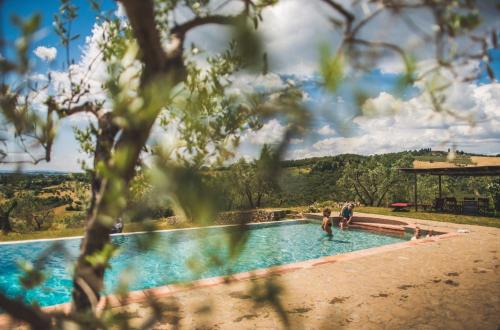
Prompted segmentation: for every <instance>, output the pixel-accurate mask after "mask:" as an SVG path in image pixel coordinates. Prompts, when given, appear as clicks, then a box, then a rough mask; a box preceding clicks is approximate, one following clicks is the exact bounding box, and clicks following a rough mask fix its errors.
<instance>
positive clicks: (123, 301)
mask: <svg viewBox="0 0 500 330" xmlns="http://www.w3.org/2000/svg"><path fill="white" fill-rule="evenodd" d="M306 216H308V217H310V216H311V215H310V214H308V215H306ZM374 218H376V216H374ZM406 219H409V220H410V218H406ZM304 220H309V219H307V218H304V219H294V220H285V221H286V222H290V221H304ZM411 220H417V219H411ZM276 222H278V221H273V222H269V223H276ZM283 222H284V221H283ZM414 225H415V223H408V224H407V225H406V226H403V227H407V228H412V227H414ZM227 226H231V225H222V226H217V227H227ZM353 227H355V226H353ZM359 227H363V229H372V230H376V231H377V230H382V231H387V230H390V231H395V230H397V231H398V232H401V230H403V231H404V228H403V229H401V228H399V227H401V226H397V227H398V229H395V228H394V227H395V226H394V225H387V224H376V223H375V224H374V223H359ZM460 235H461V234H460V233H458V232H452V231H450V228H448V230H446V232H445V233H443V234H440V235H436V236H432V237H429V238H421V239H418V240H410V241H405V242H400V243H395V244H389V245H383V246H378V247H373V248H368V249H363V250H359V251H353V252H347V253H342V254H338V255H333V256H326V257H321V258H317V259H310V260H305V261H300V262H296V263H291V264H285V265H280V266H274V267H269V268H264V269H256V270H253V271H249V272H242V273H236V274H232V275H226V276H217V277H211V278H205V279H200V280H196V281H193V282H189V283H187V284H169V285H164V286H159V287H154V288H149V289H144V290H136V291H130V292H129V293H128V294H127V296H126V297H120V296H117V295H114V294H112V295H108V296H104V297H102V298H101V300H100V301H99V303H98V305H97V311H98V312H101V311H102V310H103V309H104V308H105V307H106V306H107V307H111V308H117V307H121V306H123V305H127V304H130V303H138V302H144V301H147V300H148V299H150V298H164V297H169V296H173V295H175V294H177V293H179V292H183V291H187V290H194V289H199V288H206V287H211V286H215V285H221V284H226V283H230V282H235V281H245V280H251V279H257V278H262V277H267V276H272V275H276V274H283V273H287V272H291V271H296V270H300V269H304V268H311V267H315V266H318V265H323V264H327V263H335V262H339V261H348V260H354V259H358V258H362V257H366V256H370V255H374V254H378V253H382V252H388V251H396V250H401V249H405V248H408V247H412V246H417V245H424V244H432V243H435V242H437V241H439V240H442V239H448V238H452V237H456V236H460ZM70 308H71V303H69V302H68V303H63V304H58V305H52V306H47V307H42V308H41V310H43V311H45V312H48V313H51V312H64V313H69V312H70ZM8 322H10V318H9V316H7V315H0V327H1V326H3V325H6V324H8Z"/></svg>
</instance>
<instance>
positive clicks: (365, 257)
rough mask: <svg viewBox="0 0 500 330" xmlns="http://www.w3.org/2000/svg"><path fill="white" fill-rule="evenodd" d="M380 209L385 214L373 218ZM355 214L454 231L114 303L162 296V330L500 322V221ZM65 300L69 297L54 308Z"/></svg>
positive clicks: (137, 309)
mask: <svg viewBox="0 0 500 330" xmlns="http://www.w3.org/2000/svg"><path fill="white" fill-rule="evenodd" d="M311 216H314V215H307V217H311ZM373 218H377V219H382V220H383V221H381V222H377V223H373V222H372V219H373ZM356 219H358V220H359V221H357V225H358V226H364V227H371V228H376V229H378V230H382V231H386V230H392V231H401V230H403V231H404V230H405V228H406V230H408V229H411V228H414V227H415V226H419V227H420V228H421V229H423V230H428V229H433V230H434V231H437V232H444V233H446V234H443V235H439V236H434V237H432V238H428V239H425V238H424V239H419V240H416V241H409V242H402V243H397V244H392V245H386V246H382V247H377V248H372V249H367V250H362V251H356V252H351V253H346V254H342V255H336V256H330V257H324V258H320V259H316V260H308V261H305V262H300V263H295V264H290V265H284V266H280V267H275V268H272V269H270V270H261V271H256V272H253V273H241V274H237V275H235V276H234V278H233V279H232V281H230V282H229V283H227V281H226V279H224V278H212V279H205V280H200V281H197V282H195V283H194V284H193V285H191V286H189V287H185V286H178V285H168V286H164V287H160V288H154V289H149V290H144V291H135V292H132V293H131V294H130V296H129V297H128V299H127V301H123V300H121V299H118V298H116V297H113V296H112V297H108V302H109V304H110V305H111V306H113V307H114V308H113V309H114V310H122V309H124V308H125V309H127V310H128V311H129V312H132V313H134V314H135V315H136V318H135V321H136V322H137V323H140V322H141V321H142V320H143V319H144V318H145V317H147V316H148V315H149V314H150V310H149V309H148V307H147V304H146V303H145V301H146V299H147V297H148V296H154V297H156V298H158V299H159V300H160V301H162V302H164V303H166V304H167V305H168V306H169V307H170V310H171V311H170V312H166V314H165V317H164V319H163V321H162V323H161V324H158V325H157V326H156V327H155V329H170V328H175V327H176V326H177V325H178V326H180V327H181V328H186V329H194V328H200V329H201V328H203V329H210V328H211V329H234V328H236V327H237V328H239V329H255V328H258V329H281V328H292V329H330V328H337V327H342V328H348V329H359V328H362V329H380V328H385V329H401V328H412V329H467V328H470V329H473V328H474V329H498V327H499V326H500V275H499V271H500V260H499V258H500V229H497V228H490V227H480V226H468V225H458V224H452V223H443V222H435V221H426V220H417V219H409V218H401V217H391V216H379V215H370V214H362V213H359V212H357V213H356ZM398 222H399V223H398ZM401 222H402V223H401ZM335 230H336V229H335ZM459 230H460V231H462V232H463V233H459V232H458V231H459ZM267 281H273V283H275V284H277V285H280V286H281V287H282V288H283V290H284V291H283V293H282V295H281V301H282V304H283V309H284V310H285V313H286V315H287V317H288V320H289V324H288V326H286V327H285V326H284V325H283V323H282V322H281V319H280V317H279V315H278V314H277V313H276V312H275V310H274V309H273V308H272V306H270V305H269V304H264V305H261V306H256V305H255V302H254V301H253V299H252V298H251V296H250V294H249V290H250V288H251V287H253V286H258V285H261V284H264V283H266V282H267ZM124 303H126V306H125V307H123V306H122V305H123V304H124ZM61 308H63V309H64V308H67V305H66V306H56V307H51V308H48V309H47V310H54V309H61ZM5 322H7V320H6V319H5V318H3V319H2V318H0V328H2V324H3V325H4V326H8V325H7V324H6V323H5Z"/></svg>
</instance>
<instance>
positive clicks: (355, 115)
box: [0, 0, 500, 171]
mask: <svg viewBox="0 0 500 330" xmlns="http://www.w3.org/2000/svg"><path fill="white" fill-rule="evenodd" d="M73 3H74V4H75V5H76V6H77V7H78V8H79V9H78V13H79V16H78V18H77V19H76V21H75V25H74V26H73V32H74V34H80V37H79V38H78V39H77V40H76V41H74V42H72V44H71V55H72V58H73V59H74V60H75V62H76V63H79V62H82V63H84V62H83V61H84V59H83V57H84V56H85V54H84V52H82V49H84V47H85V41H86V37H88V36H91V33H92V27H93V26H94V23H95V21H96V14H97V13H96V12H95V11H94V10H93V9H92V8H91V6H90V4H89V2H88V1H87V0H76V1H73ZM59 6H60V3H59V1H55V0H50V1H34V0H26V1H12V0H7V1H4V6H3V9H2V11H1V12H0V14H1V20H0V21H1V24H2V30H3V33H4V35H5V36H6V37H7V39H8V41H9V42H11V43H13V42H14V41H15V39H16V38H17V37H18V35H19V34H18V31H17V30H16V28H15V27H14V26H13V25H12V24H11V22H10V17H11V16H12V15H18V16H20V17H23V18H26V17H28V15H29V14H30V13H34V12H38V13H40V14H41V15H42V18H43V21H42V29H41V30H40V33H38V39H37V40H36V41H35V44H34V47H33V49H35V48H36V47H38V46H43V47H55V48H56V49H57V57H56V60H55V61H53V62H51V63H50V64H47V63H46V62H43V61H40V60H39V59H38V58H36V57H35V56H34V55H33V59H34V60H35V61H34V62H35V63H36V66H35V71H37V72H40V73H45V72H47V71H51V70H53V71H61V70H64V69H65V64H64V61H65V55H64V49H62V47H61V45H60V42H59V39H58V37H57V35H56V34H55V32H54V30H53V28H52V20H53V15H54V13H56V12H57V11H58V9H59ZM306 7H307V8H306ZM116 8H117V5H116V2H114V1H102V10H103V11H105V12H114V11H115V10H116ZM315 11H316V12H315ZM490 16H491V14H490V13H487V14H485V19H486V25H487V27H488V28H489V27H490V25H491V24H494V23H491V24H490V23H489V21H488V19H489V20H491V18H489V17H490ZM288 17H301V19H300V20H298V22H294V25H291V24H290V20H289V19H288ZM492 17H494V15H493V16H492ZM414 19H415V20H416V21H418V20H419V19H420V20H421V22H422V23H421V24H422V26H425V24H424V23H425V20H426V19H427V18H426V16H425V14H422V15H420V14H418V15H416V16H415V17H414ZM386 21H388V19H387V17H385V18H384V17H382V18H381V21H380V22H375V23H374V24H376V25H375V26H376V27H377V28H376V29H372V30H373V31H376V30H380V31H384V24H388V23H387V22H386ZM394 24H398V23H394ZM488 24H490V25H488ZM391 27H392V26H391ZM261 28H262V30H263V32H264V34H265V35H266V38H265V41H266V43H265V44H266V46H267V49H268V51H269V59H270V65H271V71H273V72H272V73H271V74H270V75H268V76H267V77H258V78H256V79H255V80H254V82H252V81H251V80H250V81H247V82H246V83H247V84H251V85H252V84H254V85H255V86H253V87H254V88H259V86H258V85H259V84H262V85H263V86H265V87H264V88H270V89H272V88H273V86H275V87H279V86H280V85H283V84H286V83H287V81H290V80H293V81H294V82H295V83H296V84H297V85H299V86H301V88H302V90H303V91H304V93H305V97H304V104H305V105H307V106H308V108H309V109H310V110H311V111H312V113H313V115H314V117H313V118H314V119H313V125H312V127H311V130H310V132H309V133H308V134H307V135H305V136H303V137H301V138H297V139H295V140H294V141H293V144H292V145H291V146H290V149H289V152H288V155H287V157H288V158H303V157H312V156H323V155H332V154H338V153H344V152H351V153H360V154H373V153H383V152H391V151H400V150H406V149H418V148H427V147H432V148H434V149H441V150H446V149H447V148H449V147H456V148H457V149H460V150H466V151H470V152H481V153H486V154H497V153H500V147H499V146H500V135H499V133H498V132H497V131H498V130H496V129H495V125H496V123H499V124H500V103H499V102H498V101H496V100H497V99H498V98H500V91H499V86H498V83H495V82H491V80H490V79H489V78H488V76H487V74H486V71H485V70H484V65H483V70H482V73H481V75H480V76H479V78H478V79H477V81H475V82H472V83H469V84H467V85H459V86H457V88H455V89H453V90H452V91H451V93H450V96H449V98H448V100H449V103H450V105H451V106H453V107H454V108H457V111H459V112H461V113H462V112H463V113H464V114H466V115H467V116H469V117H471V116H472V117H474V119H475V120H476V122H477V124H476V125H475V126H472V127H471V125H470V124H468V123H465V124H464V123H462V122H458V121H456V120H454V119H450V118H445V117H442V116H441V114H432V113H431V111H429V109H428V107H427V108H426V104H425V99H424V98H422V97H419V96H418V94H419V93H418V92H419V90H420V88H419V86H414V87H411V88H408V89H406V90H405V91H403V92H402V93H401V92H400V91H397V90H396V88H395V85H396V82H397V80H398V78H399V73H398V69H397V66H396V65H395V63H393V62H391V60H389V61H386V62H385V63H382V64H381V65H380V67H378V68H374V69H373V70H372V71H371V72H369V73H365V74H363V75H362V76H359V75H351V73H349V72H348V73H347V75H346V77H345V78H346V79H345V81H344V83H343V84H342V85H341V87H340V88H339V90H338V91H337V92H336V93H335V94H334V95H332V94H330V93H328V92H326V91H325V90H323V88H322V87H321V84H320V83H319V81H320V79H319V76H318V74H317V62H318V53H317V51H318V48H319V46H320V45H321V44H322V43H325V42H331V43H333V44H335V43H336V42H338V38H336V37H335V36H332V33H331V26H330V23H329V21H328V19H327V17H325V15H323V14H322V13H321V8H319V9H318V7H317V6H316V5H313V1H311V2H307V3H305V2H300V0H288V1H282V2H280V3H279V4H278V5H277V6H275V7H273V8H272V9H271V10H268V11H266V12H265V13H264V23H263V24H262V27H261ZM372 30H370V32H369V33H374V32H373V31H372ZM394 30H395V31H396V32H394V33H392V34H391V37H393V38H395V39H394V40H393V41H394V42H404V41H405V40H406V39H409V38H408V35H407V33H408V30H405V29H404V28H403V27H402V28H401V29H394ZM221 35H223V34H222V33H214V31H213V30H211V28H208V29H205V30H202V31H200V32H199V33H198V32H196V33H194V34H193V35H190V36H189V38H190V39H189V40H188V41H187V43H190V42H196V43H197V44H198V45H200V46H201V47H202V48H203V49H208V50H210V49H217V48H218V46H220V44H221V43H224V42H226V41H227V40H225V39H224V38H223V37H221ZM398 38H399V39H398ZM219 48H220V47H219ZM422 48H423V49H421V50H419V52H420V53H421V54H422V55H421V56H422V58H421V59H422V60H424V62H425V56H426V52H428V51H427V50H426V49H425V47H422ZM489 54H490V57H491V58H492V61H493V63H492V67H493V69H494V71H495V73H496V74H497V75H498V76H500V50H493V49H492V50H490V52H489ZM3 55H4V56H6V57H9V55H10V53H9V52H8V51H7V52H6V53H5V54H3ZM395 61H396V60H394V62H395ZM478 65H479V64H478ZM359 91H362V92H363V93H365V94H367V95H368V96H370V97H371V98H372V99H371V100H369V102H368V103H365V105H366V108H367V109H371V110H372V111H375V110H376V111H378V110H381V111H382V112H387V111H389V113H385V114H382V115H381V116H377V117H376V118H375V117H374V118H371V117H370V116H364V117H360V116H359V115H360V114H361V112H362V109H361V108H360V106H359V105H358V104H357V103H356V102H355V95H356V93H358V92H359ZM363 109H365V108H363ZM374 109H375V110H374ZM87 123H88V121H86V120H82V121H79V122H74V121H71V122H66V123H64V124H62V125H61V127H60V129H59V136H58V138H57V140H56V144H55V146H54V157H53V159H54V161H53V162H51V163H49V164H46V163H41V164H40V165H38V166H37V167H31V166H27V167H26V169H41V170H46V169H52V170H69V171H76V170H79V168H80V166H79V164H78V162H77V160H78V159H83V158H85V156H84V155H83V154H81V153H80V152H79V147H78V145H77V143H76V141H75V140H74V138H73V133H72V126H73V125H77V126H84V125H86V124H87ZM284 125H285V124H284V123H283V122H280V121H277V120H272V121H270V122H269V123H266V125H264V128H263V129H262V130H261V131H260V132H257V133H253V132H252V133H251V132H249V133H248V134H246V135H244V136H243V143H242V146H241V148H240V149H239V155H240V156H247V157H252V156H255V155H256V154H257V153H258V150H259V148H260V147H261V145H262V143H273V142H276V141H278V140H279V138H280V133H282V131H283V129H284Z"/></svg>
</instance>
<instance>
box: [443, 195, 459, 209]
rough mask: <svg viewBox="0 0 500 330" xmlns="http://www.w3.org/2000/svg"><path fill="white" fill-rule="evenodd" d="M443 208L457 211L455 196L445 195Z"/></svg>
mask: <svg viewBox="0 0 500 330" xmlns="http://www.w3.org/2000/svg"><path fill="white" fill-rule="evenodd" d="M444 209H445V210H446V211H448V212H458V211H459V207H458V204H457V199H456V198H455V197H446V198H445V199H444Z"/></svg>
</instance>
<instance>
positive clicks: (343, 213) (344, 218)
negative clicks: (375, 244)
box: [340, 203, 354, 230]
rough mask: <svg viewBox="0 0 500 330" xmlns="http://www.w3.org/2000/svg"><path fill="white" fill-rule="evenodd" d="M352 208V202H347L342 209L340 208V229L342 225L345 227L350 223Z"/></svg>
mask: <svg viewBox="0 0 500 330" xmlns="http://www.w3.org/2000/svg"><path fill="white" fill-rule="evenodd" d="M353 209H354V203H348V204H346V205H344V207H343V208H342V210H340V218H341V220H340V229H342V230H344V227H347V226H348V225H349V224H351V221H352V216H353Z"/></svg>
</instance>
